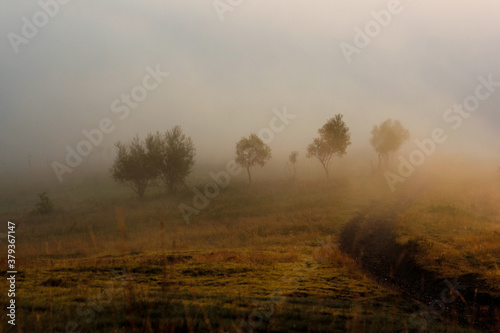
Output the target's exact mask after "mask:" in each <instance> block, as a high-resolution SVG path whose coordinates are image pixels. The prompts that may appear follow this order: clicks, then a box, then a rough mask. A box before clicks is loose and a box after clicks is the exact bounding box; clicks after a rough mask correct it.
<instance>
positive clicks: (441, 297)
mask: <svg viewBox="0 0 500 333" xmlns="http://www.w3.org/2000/svg"><path fill="white" fill-rule="evenodd" d="M407 206H408V205H407V204H402V203H401V204H400V205H399V206H398V207H396V208H395V209H392V210H391V211H389V212H387V211H386V212H380V211H379V212H376V211H375V210H374V209H368V210H366V211H365V212H363V213H360V214H359V215H358V216H356V217H355V218H353V219H351V220H350V221H349V222H348V223H347V224H346V225H345V226H344V228H343V230H342V232H341V234H340V248H341V250H342V251H344V252H345V253H347V254H348V255H350V256H351V257H352V258H354V259H355V260H356V261H357V262H358V263H359V264H360V265H361V266H362V267H363V269H364V270H366V271H367V272H369V273H370V275H373V276H374V277H375V278H376V279H377V280H379V281H380V282H381V283H383V284H388V285H389V286H391V287H393V288H395V289H397V290H398V291H399V292H400V293H402V294H403V295H404V296H406V297H410V298H411V299H414V300H417V301H419V302H421V303H423V304H424V305H425V309H426V310H427V313H431V314H440V315H442V316H444V317H447V318H449V319H451V320H452V321H455V322H456V321H458V322H459V323H460V324H462V325H466V326H469V327H474V328H478V329H484V330H487V331H490V332H500V298H499V297H498V296H493V291H492V290H491V289H490V288H489V287H488V285H487V283H486V282H485V281H484V280H482V279H481V277H480V276H478V275H475V274H465V275H462V276H457V277H453V276H452V277H448V278H442V277H439V276H438V274H437V272H433V271H430V270H427V269H425V268H423V267H421V266H420V265H419V264H418V263H417V262H416V259H415V256H416V255H417V254H418V253H419V252H420V251H423V249H422V243H421V242H419V241H418V240H414V241H409V242H408V243H406V244H400V243H398V242H397V241H396V234H395V231H394V230H395V222H396V219H397V217H398V215H399V214H400V213H401V212H403V211H404V208H405V207H407Z"/></svg>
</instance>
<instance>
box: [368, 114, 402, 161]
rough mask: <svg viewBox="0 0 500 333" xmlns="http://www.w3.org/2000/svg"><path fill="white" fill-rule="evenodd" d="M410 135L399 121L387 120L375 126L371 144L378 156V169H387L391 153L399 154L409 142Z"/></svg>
mask: <svg viewBox="0 0 500 333" xmlns="http://www.w3.org/2000/svg"><path fill="white" fill-rule="evenodd" d="M409 138H410V133H409V132H408V131H407V130H406V129H405V128H404V127H403V125H401V123H400V122H399V120H392V119H387V120H386V121H384V122H383V123H381V124H380V125H379V126H376V125H375V126H373V129H372V137H371V139H370V143H371V145H372V146H373V148H374V149H375V151H376V152H377V154H378V167H379V169H380V168H382V167H384V166H385V167H386V166H387V165H388V163H389V156H390V154H391V153H395V152H397V151H398V150H399V149H400V148H401V146H402V145H403V143H405V142H406V141H408V139H409Z"/></svg>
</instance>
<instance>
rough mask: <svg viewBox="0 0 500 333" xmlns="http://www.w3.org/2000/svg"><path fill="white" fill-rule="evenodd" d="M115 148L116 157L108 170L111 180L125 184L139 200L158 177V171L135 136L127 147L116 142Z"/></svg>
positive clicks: (146, 150) (144, 147)
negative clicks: (116, 151) (116, 149)
mask: <svg viewBox="0 0 500 333" xmlns="http://www.w3.org/2000/svg"><path fill="white" fill-rule="evenodd" d="M116 148H118V156H117V157H116V159H115V161H114V163H113V166H112V167H111V169H110V172H111V174H112V176H113V179H115V180H116V181H118V182H120V183H124V184H127V185H128V186H129V187H130V188H131V189H132V190H133V191H134V192H135V193H137V195H138V196H139V198H142V197H143V196H144V193H145V192H146V190H147V188H148V187H149V186H150V185H151V184H152V183H153V182H154V180H155V179H156V177H157V176H158V170H157V169H156V167H155V165H154V164H153V163H152V161H151V159H150V158H149V157H150V155H151V152H150V151H148V149H147V147H146V144H145V143H144V142H141V141H140V140H139V137H138V136H135V137H134V138H133V139H132V142H131V143H130V144H128V145H126V144H123V143H121V142H117V143H116Z"/></svg>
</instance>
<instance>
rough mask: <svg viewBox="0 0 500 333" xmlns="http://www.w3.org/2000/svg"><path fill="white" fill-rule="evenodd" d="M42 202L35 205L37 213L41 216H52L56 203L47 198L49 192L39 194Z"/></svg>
mask: <svg viewBox="0 0 500 333" xmlns="http://www.w3.org/2000/svg"><path fill="white" fill-rule="evenodd" d="M38 198H39V199H40V201H39V202H38V203H37V204H36V205H35V211H36V212H37V213H38V214H41V215H50V214H52V213H53V212H54V209H55V206H54V203H53V202H52V201H51V200H50V199H49V197H48V196H47V192H42V193H39V194H38Z"/></svg>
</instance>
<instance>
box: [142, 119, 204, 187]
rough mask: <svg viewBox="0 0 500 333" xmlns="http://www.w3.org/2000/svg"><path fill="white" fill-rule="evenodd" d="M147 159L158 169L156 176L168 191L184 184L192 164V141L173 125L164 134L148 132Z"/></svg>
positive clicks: (193, 149)
mask: <svg viewBox="0 0 500 333" xmlns="http://www.w3.org/2000/svg"><path fill="white" fill-rule="evenodd" d="M146 148H147V149H148V154H149V159H150V160H151V161H152V163H153V165H154V166H155V167H156V169H157V170H158V176H159V178H160V179H161V181H162V182H163V183H164V184H165V186H166V187H167V189H168V191H169V192H170V193H175V192H176V191H177V190H178V189H179V188H181V187H182V186H184V184H185V180H186V178H187V176H189V174H190V173H191V172H192V169H193V165H194V156H195V148H194V145H193V141H192V140H191V138H190V137H187V136H186V135H184V134H183V133H182V128H181V127H180V126H175V127H174V128H172V129H171V130H170V131H167V132H166V133H165V134H160V133H159V132H156V134H150V135H148V137H147V138H146Z"/></svg>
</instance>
